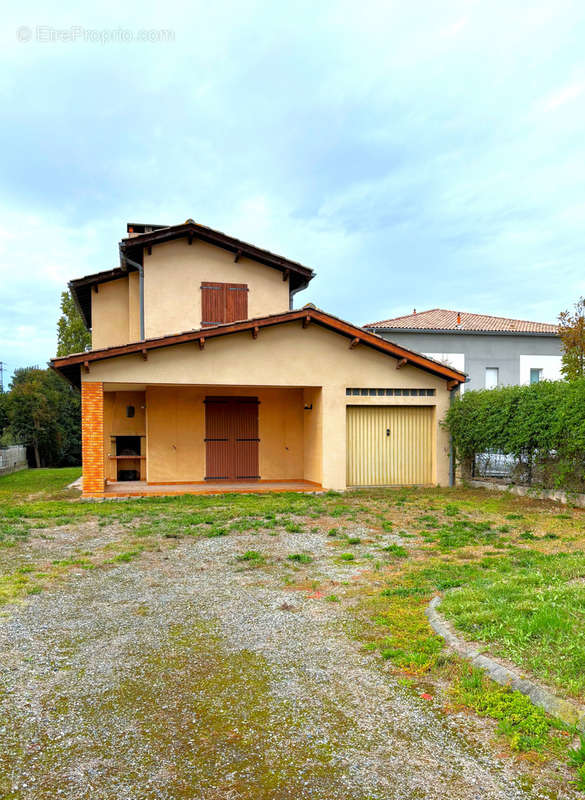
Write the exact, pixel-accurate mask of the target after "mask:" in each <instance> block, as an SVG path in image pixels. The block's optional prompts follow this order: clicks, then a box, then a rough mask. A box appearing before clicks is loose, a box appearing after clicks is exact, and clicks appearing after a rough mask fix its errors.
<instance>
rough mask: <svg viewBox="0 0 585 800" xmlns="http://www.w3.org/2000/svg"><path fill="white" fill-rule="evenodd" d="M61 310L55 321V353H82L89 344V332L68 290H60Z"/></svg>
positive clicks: (63, 354) (66, 354) (62, 354)
mask: <svg viewBox="0 0 585 800" xmlns="http://www.w3.org/2000/svg"><path fill="white" fill-rule="evenodd" d="M61 312H62V314H61V316H60V317H59V321H58V322H57V355H58V356H68V355H69V354H70V353H82V352H83V351H84V350H87V349H88V347H89V346H90V345H91V334H90V333H89V331H88V330H87V329H86V327H85V324H84V322H83V319H82V318H81V314H80V313H79V311H78V310H77V307H76V305H75V302H74V300H73V297H72V296H71V292H69V291H67V292H61Z"/></svg>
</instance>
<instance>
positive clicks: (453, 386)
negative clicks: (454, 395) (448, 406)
mask: <svg viewBox="0 0 585 800" xmlns="http://www.w3.org/2000/svg"><path fill="white" fill-rule="evenodd" d="M458 386H459V381H447V389H448V390H449V391H450V392H452V391H453V389H456V388H457V387H458Z"/></svg>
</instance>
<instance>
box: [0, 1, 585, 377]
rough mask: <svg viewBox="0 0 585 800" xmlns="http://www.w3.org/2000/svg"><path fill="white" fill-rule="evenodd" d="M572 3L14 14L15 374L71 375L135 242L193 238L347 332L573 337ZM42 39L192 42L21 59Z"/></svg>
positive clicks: (582, 125)
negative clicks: (95, 33)
mask: <svg viewBox="0 0 585 800" xmlns="http://www.w3.org/2000/svg"><path fill="white" fill-rule="evenodd" d="M559 2H560V5H559V4H557V5H555V6H554V7H553V6H551V4H550V3H548V2H546V1H545V0H535V2H534V3H532V4H531V7H530V9H529V10H527V9H525V8H521V7H520V6H514V5H513V4H512V5H510V4H509V3H504V1H503V0H494V2H492V3H479V2H467V1H466V0H453V2H452V3H450V4H449V7H448V8H446V6H445V4H444V3H443V2H440V0H429V2H428V3H425V13H424V14H421V13H420V6H417V4H412V3H411V4H405V3H398V2H390V3H388V2H382V0H364V2H362V3H360V4H359V5H356V4H355V3H353V2H350V1H349V0H337V1H336V2H333V0H325V2H323V3H319V4H315V3H313V2H309V0H300V2H299V3H297V4H295V12H294V14H292V13H290V11H289V10H287V9H285V8H284V7H283V6H282V4H278V3H269V2H268V1H267V0H252V1H251V2H246V3H243V2H238V0H236V1H235V2H233V1H231V0H230V2H227V0H218V2H216V3H214V4H213V5H211V6H210V5H209V4H204V3H202V2H195V3H194V4H193V3H190V4H187V3H184V2H177V0H169V2H168V3H167V4H166V5H165V8H164V13H163V12H162V11H161V10H160V9H159V10H157V8H156V7H154V6H153V7H144V5H141V6H139V5H138V4H137V3H136V2H135V0H130V2H128V3H126V4H124V5H123V6H121V5H120V4H119V3H116V4H114V2H113V1H112V0H106V2H105V3H104V4H98V5H95V6H93V7H91V8H88V9H79V7H78V5H77V4H74V3H73V2H72V0H64V2H63V3H61V4H59V7H58V9H56V10H52V11H51V12H50V13H49V12H48V11H47V9H46V8H45V7H44V6H41V5H40V4H37V5H35V2H34V0H33V2H32V3H29V4H27V7H26V9H24V8H22V7H18V6H12V7H11V8H10V9H8V10H7V12H6V14H5V19H4V25H3V34H2V36H3V40H2V45H3V47H2V49H1V50H0V100H1V101H2V102H0V147H1V148H2V153H3V154H4V158H3V171H2V176H1V178H0V282H1V286H2V298H3V313H2V314H1V315H0V360H5V361H7V362H8V363H9V364H14V365H15V366H16V365H18V364H26V363H42V362H44V361H45V360H46V359H47V358H48V357H50V356H51V355H52V354H53V353H54V349H55V322H56V318H57V316H58V302H59V293H60V291H61V290H62V289H63V288H64V287H65V285H66V281H67V280H68V279H70V278H72V277H77V276H79V275H83V274H88V273H91V272H95V271H98V270H100V269H104V268H107V267H110V266H112V265H113V264H114V263H115V262H116V258H117V252H116V250H117V242H118V240H119V238H120V237H121V236H122V235H123V233H124V231H125V223H126V222H127V221H145V222H149V221H151V222H156V223H161V224H165V223H174V222H177V221H182V220H184V219H186V218H187V217H193V218H194V219H197V220H198V221H201V222H203V223H205V224H208V225H210V226H211V227H216V228H219V229H220V230H224V231H226V232H228V233H232V234H234V235H235V236H238V237H240V238H243V239H248V240H250V241H252V242H255V243H257V244H259V245H261V246H264V247H267V248H268V249H271V250H273V251H274V252H279V253H282V254H283V255H286V256H288V257H290V258H293V259H295V260H298V261H301V262H303V263H306V264H307V265H309V266H312V267H314V268H315V269H316V270H317V273H318V276H317V278H316V279H315V280H314V281H313V282H312V284H311V287H310V289H309V290H308V291H307V292H305V293H303V294H300V295H298V296H297V298H296V301H297V303H304V302H308V301H310V300H311V301H313V302H316V303H317V304H318V305H321V306H323V307H325V308H327V309H330V310H331V311H332V312H334V313H338V314H339V315H341V316H342V317H345V318H347V319H350V320H356V321H365V320H370V319H375V318H384V317H388V316H391V315H395V314H398V313H401V312H402V313H405V312H409V311H410V310H411V309H412V308H413V307H415V306H416V307H417V308H419V309H423V308H425V307H434V306H438V305H440V306H446V307H455V306H456V307H460V308H467V309H470V310H475V311H484V312H485V313H495V314H503V315H508V316H518V317H523V318H530V317H531V316H535V318H537V319H538V318H544V319H554V318H556V316H557V313H558V310H559V308H564V307H568V306H569V305H570V304H571V303H572V302H573V300H574V295H576V294H578V293H579V292H580V291H581V289H580V288H579V286H580V283H579V282H580V281H581V277H580V276H581V272H582V261H583V258H582V235H583V211H582V204H583V193H582V187H583V185H584V183H585V158H584V157H583V142H584V141H585V108H584V104H583V103H582V98H583V94H582V93H583V89H584V88H585V80H583V78H582V76H583V74H585V73H584V67H585V65H584V64H583V56H582V41H583V36H584V35H585V9H581V8H580V7H579V6H576V5H575V4H573V3H571V2H570V0H559ZM36 24H50V25H53V26H54V27H58V26H64V27H66V26H70V25H72V24H77V25H84V26H86V27H87V28H99V29H102V28H104V29H107V28H111V27H118V26H122V27H128V28H131V29H132V30H136V29H138V28H160V27H165V28H172V29H173V30H174V31H175V33H176V36H175V41H174V43H167V44H144V45H138V44H127V45H125V44H109V45H93V44H92V45H83V44H79V43H77V44H60V45H53V44H40V43H36V42H34V41H31V42H29V43H26V44H22V43H21V44H19V43H18V42H17V41H16V33H15V32H16V30H17V28H18V26H19V25H30V26H34V25H36ZM559 87H561V88H559ZM561 111H562V113H561ZM544 112H547V113H544ZM550 112H558V113H550ZM543 287H545V288H544V290H543Z"/></svg>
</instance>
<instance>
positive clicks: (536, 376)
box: [530, 367, 542, 383]
mask: <svg viewBox="0 0 585 800" xmlns="http://www.w3.org/2000/svg"><path fill="white" fill-rule="evenodd" d="M541 380H542V369H541V368H540V367H531V368H530V383H540V381H541Z"/></svg>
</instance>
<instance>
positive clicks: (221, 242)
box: [69, 219, 315, 329]
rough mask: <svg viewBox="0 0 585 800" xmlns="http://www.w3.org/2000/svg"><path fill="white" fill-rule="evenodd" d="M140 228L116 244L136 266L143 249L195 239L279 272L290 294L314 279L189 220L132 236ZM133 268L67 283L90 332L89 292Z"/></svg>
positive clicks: (306, 269)
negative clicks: (289, 289) (283, 276)
mask: <svg viewBox="0 0 585 800" xmlns="http://www.w3.org/2000/svg"><path fill="white" fill-rule="evenodd" d="M145 227H147V226H144V225H131V224H129V225H128V230H129V232H130V233H131V235H130V236H127V237H126V238H124V239H122V241H121V242H120V252H121V254H123V255H125V256H127V257H128V258H129V259H131V260H132V261H136V262H137V263H138V264H142V263H143V256H144V248H145V247H154V246H155V245H157V244H161V243H162V242H170V241H173V240H174V239H187V240H188V241H189V243H191V242H192V241H194V240H197V239H199V240H200V241H202V242H207V243H208V244H212V245H215V246H216V247H221V248H222V249H223V250H227V251H228V252H230V253H233V254H234V259H235V260H239V259H240V258H249V259H251V260H252V261H257V262H259V263H260V264H265V265H266V266H267V267H273V268H274V269H278V270H280V271H281V272H282V273H283V274H285V273H286V274H287V275H288V277H289V279H290V288H291V292H297V291H299V290H300V289H304V288H305V287H306V286H307V285H308V283H309V281H310V280H312V278H314V277H315V273H314V271H313V270H312V269H310V268H309V267H306V266H304V265H303V264H299V263H298V262H297V261H291V260H290V259H288V258H284V256H279V255H276V254H275V253H271V252H270V251H269V250H264V249H263V248H261V247H256V245H253V244H249V243H248V242H243V241H241V240H240V239H235V238H234V237H233V236H228V235H227V234H226V233H223V232H222V231H216V230H213V228H207V227H206V226H205V225H199V224H198V223H197V222H194V221H193V220H192V219H188V220H187V221H186V222H184V223H182V224H181V225H168V226H160V225H151V226H148V227H149V228H151V229H152V230H148V231H145V232H144V233H134V230H135V229H136V228H145ZM134 270H135V268H134V267H132V266H131V265H129V264H128V265H125V266H123V267H114V268H113V269H110V270H105V271H103V272H97V273H95V274H93V275H85V276H84V277H82V278H75V279H74V280H72V281H69V289H70V290H71V294H72V295H73V299H74V300H75V304H76V305H77V308H78V309H79V311H80V313H81V316H82V318H83V321H84V323H85V325H86V326H87V328H88V329H89V328H91V290H92V288H93V287H94V286H97V285H99V284H100V283H106V282H108V281H113V280H116V279H118V278H124V277H126V275H127V274H128V272H129V271H130V272H131V271H134Z"/></svg>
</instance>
